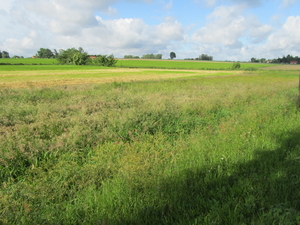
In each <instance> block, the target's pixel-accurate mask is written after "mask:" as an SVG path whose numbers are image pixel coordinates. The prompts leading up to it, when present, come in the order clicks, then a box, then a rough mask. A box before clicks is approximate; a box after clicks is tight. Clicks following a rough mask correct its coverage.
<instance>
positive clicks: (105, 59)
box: [92, 55, 118, 67]
mask: <svg viewBox="0 0 300 225" xmlns="http://www.w3.org/2000/svg"><path fill="white" fill-rule="evenodd" d="M117 62H118V60H116V59H115V57H114V55H109V56H107V55H98V56H97V58H95V59H93V60H92V64H93V65H97V66H108V67H112V66H115V65H116V63H117Z"/></svg>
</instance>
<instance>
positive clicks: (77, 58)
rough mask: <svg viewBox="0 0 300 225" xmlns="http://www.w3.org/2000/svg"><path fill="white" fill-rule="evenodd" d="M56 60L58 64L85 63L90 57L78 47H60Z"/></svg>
mask: <svg viewBox="0 0 300 225" xmlns="http://www.w3.org/2000/svg"><path fill="white" fill-rule="evenodd" d="M57 60H58V62H59V63H60V64H74V65H86V64H87V63H88V62H89V60H90V58H89V55H88V54H87V53H86V52H84V50H83V49H82V48H81V47H80V48H78V49H76V48H69V49H67V50H63V49H61V50H60V51H59V54H58V56H57Z"/></svg>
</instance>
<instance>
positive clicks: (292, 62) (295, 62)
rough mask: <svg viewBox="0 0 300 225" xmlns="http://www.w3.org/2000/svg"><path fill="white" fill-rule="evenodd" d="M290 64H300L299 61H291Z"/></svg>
mask: <svg viewBox="0 0 300 225" xmlns="http://www.w3.org/2000/svg"><path fill="white" fill-rule="evenodd" d="M290 64H298V62H297V61H291V62H290Z"/></svg>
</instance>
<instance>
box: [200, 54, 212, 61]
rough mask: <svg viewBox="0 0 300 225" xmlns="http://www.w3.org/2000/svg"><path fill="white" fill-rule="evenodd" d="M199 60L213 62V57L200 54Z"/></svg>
mask: <svg viewBox="0 0 300 225" xmlns="http://www.w3.org/2000/svg"><path fill="white" fill-rule="evenodd" d="M199 60H213V57H212V56H210V55H207V54H202V55H200V56H199Z"/></svg>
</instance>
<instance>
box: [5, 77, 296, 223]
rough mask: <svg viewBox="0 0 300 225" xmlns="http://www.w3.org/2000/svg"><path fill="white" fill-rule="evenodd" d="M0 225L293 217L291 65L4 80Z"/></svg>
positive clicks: (263, 220)
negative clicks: (79, 80) (284, 70)
mask: <svg viewBox="0 0 300 225" xmlns="http://www.w3.org/2000/svg"><path fill="white" fill-rule="evenodd" d="M0 91H1V94H0V134H1V135H0V142H1V143H2V144H1V145H0V154H1V158H0V166H1V170H0V183H1V192H0V223H2V224H298V223H299V222H300V219H299V218H300V212H299V209H300V201H299V199H300V198H299V197H300V194H299V191H298V188H299V182H300V177H299V175H298V174H299V172H300V169H299V168H300V167H299V156H300V138H299V136H300V130H299V124H300V114H299V108H298V106H297V104H296V103H297V76H296V75H294V74H291V75H290V76H286V75H284V74H279V72H278V73H277V74H275V75H274V76H273V75H270V74H268V75H263V74H261V73H257V74H254V73H252V75H251V76H240V77H230V76H228V77H211V78H189V79H176V80H165V81H143V82H128V83H125V82H122V83H118V82H115V83H111V84H102V85H80V86H63V87H55V88H54V87H53V88H27V89H8V88H7V89H0Z"/></svg>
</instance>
